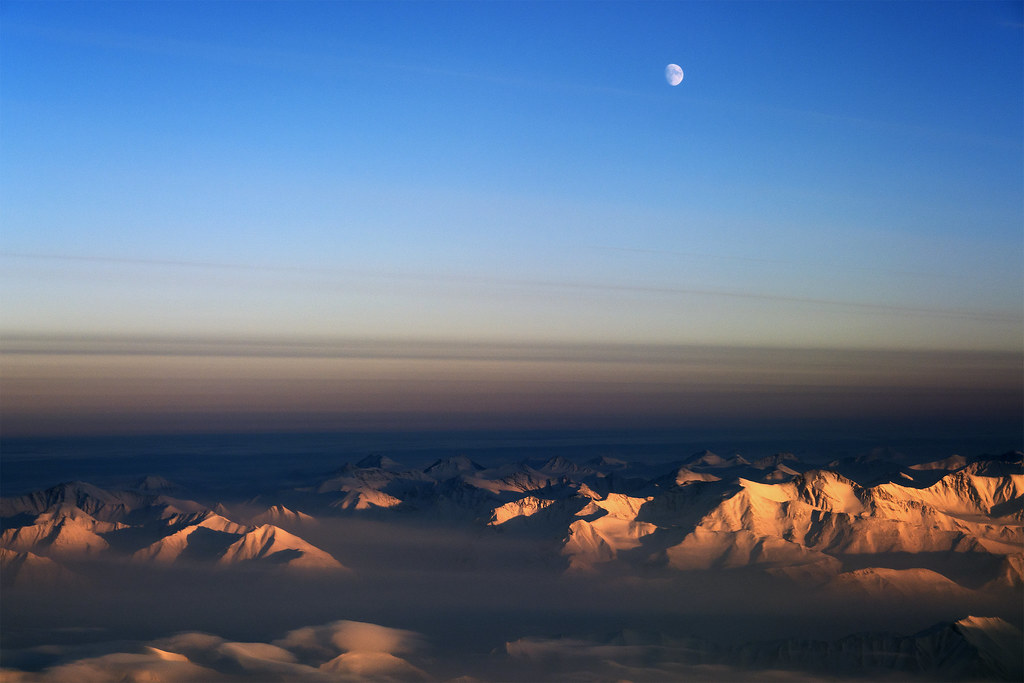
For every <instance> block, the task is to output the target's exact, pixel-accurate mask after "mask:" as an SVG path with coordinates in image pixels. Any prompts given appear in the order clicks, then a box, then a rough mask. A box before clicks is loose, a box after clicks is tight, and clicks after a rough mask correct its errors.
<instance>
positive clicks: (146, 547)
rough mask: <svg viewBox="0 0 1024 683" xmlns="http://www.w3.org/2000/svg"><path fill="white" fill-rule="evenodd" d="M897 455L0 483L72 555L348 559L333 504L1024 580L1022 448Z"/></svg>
mask: <svg viewBox="0 0 1024 683" xmlns="http://www.w3.org/2000/svg"><path fill="white" fill-rule="evenodd" d="M883 456H884V454H875V453H872V454H868V456H866V457H861V458H855V459H848V460H844V461H836V462H835V463H832V464H831V465H829V466H826V467H821V466H814V467H812V466H810V465H808V464H806V463H804V462H801V461H800V460H799V459H798V458H797V457H796V456H794V455H793V454H791V453H779V454H776V455H773V456H769V457H765V458H759V459H755V460H748V459H746V458H744V457H742V456H741V455H738V454H734V455H731V456H728V457H724V456H721V455H718V454H715V453H712V452H710V451H703V452H699V453H695V454H693V455H691V456H688V457H685V458H682V459H681V460H680V461H678V462H676V463H668V464H666V465H664V466H663V467H662V468H661V470H660V471H658V472H652V471H651V467H650V465H649V464H643V465H641V464H635V463H628V462H624V461H621V460H616V459H614V458H605V459H596V460H591V461H588V462H587V463H585V464H579V463H575V462H572V461H571V460H568V459H566V458H563V457H555V458H550V459H548V460H545V461H522V462H518V463H509V464H506V465H501V466H497V467H492V468H485V467H483V466H481V465H480V464H478V463H476V462H473V461H472V460H470V459H469V458H467V457H464V456H454V457H449V458H444V459H440V460H437V461H436V462H434V463H432V464H431V465H429V466H427V467H425V468H423V469H414V468H406V467H404V466H403V465H401V464H400V463H398V462H396V461H395V460H393V459H391V458H387V457H384V456H381V455H375V456H370V457H367V458H364V459H362V460H361V461H359V462H358V463H356V464H345V465H344V466H342V467H341V468H339V469H337V470H335V471H334V472H332V473H330V474H328V475H326V476H324V477H315V476H311V477H310V480H309V483H308V485H304V486H299V487H297V488H292V489H288V490H283V491H280V492H279V495H277V496H276V497H275V496H269V495H263V496H262V497H261V498H260V499H259V501H258V502H259V503H260V504H262V505H263V506H264V507H263V510H264V511H263V512H253V511H251V505H250V511H249V512H248V513H247V514H246V515H243V516H233V513H230V512H229V508H230V506H223V505H220V506H218V503H219V501H211V503H210V505H205V504H201V503H198V502H196V501H192V500H189V499H187V498H172V497H169V496H166V495H161V494H158V493H143V492H141V490H142V489H149V488H155V489H160V490H163V489H166V488H167V484H169V482H166V483H165V482H164V481H163V480H161V479H156V478H144V479H143V480H141V482H142V484H140V485H138V486H136V487H135V488H134V490H131V491H108V490H104V489H100V488H98V487H96V486H92V485H90V484H86V483H82V482H72V483H67V484H60V485H58V486H55V487H53V488H50V489H47V490H44V491H37V492H34V493H29V494H26V495H23V496H20V497H16V498H7V499H3V500H0V514H2V517H3V522H4V531H3V532H2V534H0V547H4V548H7V549H9V550H11V551H14V552H18V553H21V552H31V553H33V554H35V555H38V556H40V557H48V558H50V559H57V560H61V559H62V558H76V559H78V560H81V559H82V558H89V557H101V556H109V555H111V554H115V555H116V554H120V555H123V556H126V557H130V559H131V560H132V561H133V562H143V563H146V562H151V563H161V564H166V563H174V562H179V561H208V562H212V563H214V564H217V565H219V566H224V565H230V564H233V563H236V562H238V561H242V560H245V561H246V562H248V563H249V564H252V563H253V562H256V561H257V560H258V561H259V562H262V563H264V564H277V565H280V566H285V567H302V566H307V567H308V566H322V567H334V568H338V567H340V566H341V563H339V562H338V561H337V559H335V558H333V557H331V556H330V555H328V554H327V553H325V552H324V551H322V550H320V549H318V548H316V547H314V546H312V545H310V544H308V543H306V542H305V541H304V540H303V539H302V538H301V537H300V536H296V535H295V534H296V533H299V534H301V533H303V531H302V530H303V529H309V528H312V527H311V526H310V525H313V524H315V522H316V518H317V517H330V516H338V515H342V516H359V515H372V516H375V517H377V518H380V517H381V516H382V515H385V516H386V515H400V516H403V517H406V518H408V517H409V516H412V517H424V518H428V519H433V518H443V519H447V520H454V521H458V522H460V523H463V524H471V525H478V526H479V527H481V528H483V529H493V530H495V532H499V531H500V532H501V533H505V534H513V535H515V534H527V535H528V536H530V537H532V538H539V539H546V541H547V542H548V543H556V544H557V545H558V548H559V552H560V555H561V556H562V557H563V558H564V563H565V564H564V568H565V569H566V570H567V571H572V572H577V571H583V572H593V571H601V570H602V568H604V567H612V566H614V567H616V568H617V571H621V570H622V569H623V566H639V565H643V566H644V567H645V568H647V569H648V570H650V568H652V567H661V568H662V569H663V570H665V571H668V572H673V571H676V572H678V571H698V570H707V569H719V570H721V569H726V570H727V569H741V568H743V569H754V570H757V571H762V572H764V573H766V574H769V575H772V576H776V577H788V578H789V579H791V580H793V581H796V582H799V583H810V584H812V585H815V586H821V587H824V588H825V589H826V590H830V591H840V590H845V591H875V592H877V591H879V590H883V591H894V592H900V591H902V592H903V593H906V592H907V590H909V589H908V588H906V586H907V585H910V584H913V583H914V581H915V580H913V579H908V578H907V577H908V576H910V575H909V574H905V573H904V574H891V573H886V571H888V570H890V569H891V570H896V569H899V570H909V569H920V570H922V571H926V572H934V571H935V567H931V566H928V563H927V559H926V558H929V557H935V556H937V555H941V554H949V553H953V554H959V555H974V556H985V557H992V558H1004V557H1005V558H1007V559H1006V560H1005V561H1004V562H1003V563H1002V564H1000V565H999V566H1000V567H1001V569H999V570H998V572H994V573H992V575H991V576H988V577H984V581H980V582H979V584H980V583H986V582H987V584H986V585H988V586H989V589H990V590H999V589H1014V587H1017V586H1019V583H1020V567H1021V562H1022V561H1021V554H1022V547H1024V465H1022V456H1021V454H1020V453H1018V452H1015V453H1007V454H1003V455H999V456H983V457H975V458H966V457H961V456H954V457H947V458H941V459H936V460H933V461H930V462H925V463H919V464H916V465H906V466H904V465H903V464H899V463H894V462H892V461H890V460H886V459H885V457H883ZM858 468H859V469H858ZM880 473H888V474H887V476H881V474H880ZM867 480H871V481H875V482H876V483H873V484H866V483H864V482H865V481H867ZM214 509H216V510H217V512H214ZM300 510H301V511H300ZM282 526H284V527H286V528H287V529H289V531H285V530H284V529H283V528H282ZM894 555H898V556H901V557H903V558H904V559H903V561H902V564H900V565H899V566H893V567H888V566H887V565H886V562H887V561H888V559H885V558H891V557H892V556H894ZM908 556H911V557H913V556H919V557H921V558H922V562H921V565H920V566H917V567H915V566H913V563H909V564H908V561H907V560H906V559H905V558H906V557H908ZM271 557H273V558H275V559H274V560H273V561H271V560H270V559H269V558H271ZM851 557H856V558H860V559H859V560H858V562H857V563H856V564H857V565H858V566H857V567H856V569H857V570H864V569H866V567H865V565H870V562H865V561H863V558H865V557H879V558H883V559H881V560H880V564H879V565H878V567H877V570H878V571H876V572H874V573H871V572H867V573H863V572H862V573H857V572H856V571H854V572H849V571H846V572H844V567H845V564H846V563H847V561H848V559H849V558H851ZM994 561H995V560H993V562H994ZM992 566H995V565H994V564H993V565H992ZM922 577H925V575H924V574H921V575H919V576H917V579H916V580H917V583H919V584H920V585H923V586H929V588H928V589H927V590H928V592H929V593H930V594H937V593H943V592H945V593H949V594H953V593H956V590H955V588H958V587H957V586H956V585H955V584H954V585H953V586H952V587H951V586H946V585H945V583H944V581H948V582H949V583H952V582H951V581H949V579H948V578H946V577H944V576H941V580H940V579H936V578H935V577H934V576H932V575H931V574H928V575H927V577H925V578H922ZM880 586H882V587H881V588H880Z"/></svg>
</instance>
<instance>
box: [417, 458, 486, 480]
mask: <svg viewBox="0 0 1024 683" xmlns="http://www.w3.org/2000/svg"><path fill="white" fill-rule="evenodd" d="M483 469H484V468H483V467H482V466H481V465H478V464H476V463H475V462H473V461H472V460H470V459H469V458H467V457H466V456H464V455H457V456H454V457H451V458H443V459H441V460H438V461H436V462H434V463H433V464H431V465H430V466H428V467H427V468H425V469H424V470H423V473H424V474H426V475H427V476H428V477H430V478H431V479H435V480H437V481H443V480H445V479H451V478H452V477H458V476H460V475H463V474H473V473H476V472H481V471H483Z"/></svg>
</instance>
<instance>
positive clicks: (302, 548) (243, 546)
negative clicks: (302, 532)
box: [217, 524, 345, 570]
mask: <svg viewBox="0 0 1024 683" xmlns="http://www.w3.org/2000/svg"><path fill="white" fill-rule="evenodd" d="M241 562H261V563H265V564H271V565H280V566H283V567H288V568H292V569H329V570H341V569H345V567H344V566H342V564H341V563H340V562H338V561H337V560H335V559H334V558H333V557H331V556H330V555H329V554H327V553H325V552H324V551H323V550H320V549H319V548H316V547H314V546H312V545H310V544H309V543H307V542H306V541H304V540H302V539H301V538H299V537H298V536H295V535H293V534H290V533H288V532H287V531H285V530H284V529H281V528H280V527H276V526H274V525H272V524H264V525H262V526H259V527H256V528H255V529H253V530H252V531H250V532H249V533H247V534H245V535H243V536H242V537H241V538H239V539H238V540H237V541H235V542H234V543H232V544H231V545H230V546H229V547H228V549H227V550H226V551H225V552H224V554H223V555H222V556H221V558H220V559H219V560H218V561H217V564H218V565H220V566H226V565H232V564H238V563H241Z"/></svg>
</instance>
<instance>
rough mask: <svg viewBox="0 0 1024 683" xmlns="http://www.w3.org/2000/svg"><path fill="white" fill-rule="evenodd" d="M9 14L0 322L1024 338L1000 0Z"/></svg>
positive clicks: (820, 343)
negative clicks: (668, 75)
mask: <svg viewBox="0 0 1024 683" xmlns="http://www.w3.org/2000/svg"><path fill="white" fill-rule="evenodd" d="M0 12H2V14H0V19H2V24H0V37H2V41H0V57H2V63H0V69H2V73H0V75H2V80H0V100H2V101H0V116H2V118H0V221H2V228H0V260H2V263H3V268H2V274H0V297H2V299H0V301H2V303H3V308H4V315H3V316H2V319H0V334H4V335H7V336H9V337H10V336H12V335H13V336H16V337H25V336H26V335H27V336H33V335H34V336H35V337H46V336H50V337H54V336H55V337H61V338H66V339H74V338H78V337H82V336H94V337H95V336H104V335H106V336H125V335H127V336H131V335H136V336H139V335H143V336H144V335H150V336H152V335H157V336H160V335H164V336H178V337H188V338H201V337H217V338H233V339H245V338H255V337H260V338H262V337H274V338H293V339H302V338H308V337H317V338H374V339H399V340H417V339H419V340H460V341H488V342H496V343H497V342H501V343H504V342H517V343H523V344H531V343H535V344H541V343H549V342H559V343H566V344H601V343H632V344H652V345H665V344H680V345H687V344H705V345H707V344H710V345H718V346H730V347H731V346H739V347H779V348H787V349H801V348H839V349H842V348H857V349H885V350H892V349H897V350H901V349H902V350H905V349H910V350H930V351H931V350H940V351H941V350H957V351H972V352H987V351H993V352H1019V350H1020V345H1021V340H1022V335H1024V313H1022V307H1021V301H1022V280H1021V264H1022V262H1024V236H1022V230H1024V227H1022V226H1024V189H1022V188H1024V170H1022V158H1024V130H1022V129H1024V124H1022V120H1024V118H1022V111H1024V92H1022V90H1024V85H1022V83H1024V76H1022V66H1021V64H1022V45H1024V37H1022V36H1024V30H1022V25H1024V16H1022V15H1024V12H1022V5H1021V4H1020V3H954V2H942V3H844V2H839V3H661V2H659V3H612V2H610V3H570V2H558V3H526V2H522V3H519V2H517V3H458V2H448V3H369V2H366V3H364V2H359V3H354V2H353V3H346V2H322V3H321V2H308V3H281V4H277V3H269V2H260V3H241V2H230V3H229V2H223V3H200V2H186V3H156V2H152V3H150V2H147V3H123V2H117V3H95V2H84V3H49V2H45V3H22V2H5V3H4V4H3V5H2V8H0ZM670 62H675V63H678V64H679V65H681V66H682V68H683V69H684V71H685V74H686V77H685V80H684V81H683V83H682V84H681V85H679V86H678V87H674V88H673V87H671V86H669V85H668V84H667V83H666V82H665V80H664V77H663V71H664V67H665V65H666V64H668V63H670Z"/></svg>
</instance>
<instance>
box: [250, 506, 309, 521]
mask: <svg viewBox="0 0 1024 683" xmlns="http://www.w3.org/2000/svg"><path fill="white" fill-rule="evenodd" d="M251 522H252V524H254V525H260V524H274V525H281V524H286V525H292V526H303V525H307V524H316V519H315V518H313V517H310V516H309V515H307V514H306V513H304V512H298V511H297V510H289V509H288V508H286V507H285V506H284V505H272V506H270V507H269V508H267V510H266V512H262V513H260V514H258V515H256V516H255V517H253V518H252V520H251Z"/></svg>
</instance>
